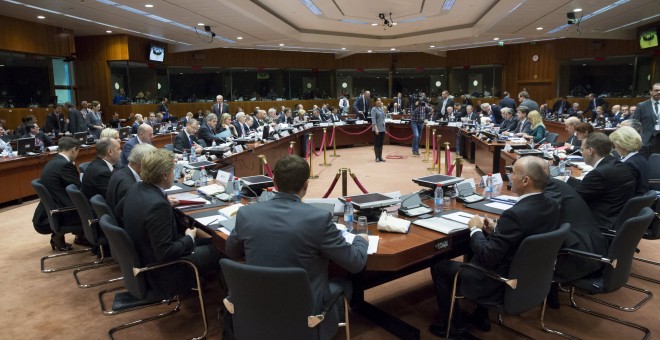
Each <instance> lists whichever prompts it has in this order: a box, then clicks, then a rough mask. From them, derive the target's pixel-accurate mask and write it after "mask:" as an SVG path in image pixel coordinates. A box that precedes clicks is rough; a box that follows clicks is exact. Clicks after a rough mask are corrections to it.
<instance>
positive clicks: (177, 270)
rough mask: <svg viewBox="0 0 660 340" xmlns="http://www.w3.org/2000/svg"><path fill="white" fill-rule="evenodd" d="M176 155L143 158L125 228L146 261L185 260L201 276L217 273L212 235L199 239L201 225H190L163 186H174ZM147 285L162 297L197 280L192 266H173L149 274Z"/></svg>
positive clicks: (126, 199)
mask: <svg viewBox="0 0 660 340" xmlns="http://www.w3.org/2000/svg"><path fill="white" fill-rule="evenodd" d="M172 159H173V154H172V152H171V151H167V150H162V149H161V150H156V151H153V152H151V153H149V154H148V155H146V156H145V157H144V159H143V160H142V168H141V169H140V177H141V178H142V182H140V183H137V184H135V185H134V186H132V187H131V188H130V189H129V190H128V192H127V193H126V196H124V199H123V208H124V211H123V215H122V216H123V218H124V228H125V229H126V232H127V233H128V235H129V237H130V238H131V240H132V241H133V244H134V245H135V248H136V249H137V253H138V256H139V258H140V262H141V264H142V265H145V266H149V265H155V264H159V263H163V262H169V261H174V260H178V259H186V260H189V261H191V262H192V263H194V264H195V265H196V266H197V268H198V270H199V273H200V275H203V274H205V273H209V272H212V271H218V268H219V264H218V261H219V260H220V253H219V252H218V250H217V249H216V248H215V247H214V246H213V244H211V242H210V239H206V240H203V239H196V238H195V237H196V235H197V233H198V232H197V229H195V228H192V229H185V231H184V228H183V227H182V226H180V225H178V219H177V218H176V216H175V215H174V211H173V210H172V207H171V205H170V202H169V201H168V199H167V197H166V195H165V193H164V192H163V190H165V189H169V188H171V187H172V185H173V184H174V163H173V162H172ZM145 278H146V280H147V283H148V285H149V287H150V288H151V289H153V291H154V292H156V294H157V296H158V297H159V298H166V297H171V296H173V295H176V294H181V293H185V292H187V291H188V290H189V289H190V288H192V287H193V285H194V282H195V275H194V272H193V271H192V270H191V268H190V267H188V266H187V265H183V264H182V265H175V266H168V267H165V268H161V269H156V270H153V271H149V272H147V273H145Z"/></svg>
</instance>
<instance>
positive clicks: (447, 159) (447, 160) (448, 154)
mask: <svg viewBox="0 0 660 340" xmlns="http://www.w3.org/2000/svg"><path fill="white" fill-rule="evenodd" d="M439 141H440V139H439V138H438V142H439ZM449 164H451V151H450V150H449V142H445V175H449Z"/></svg>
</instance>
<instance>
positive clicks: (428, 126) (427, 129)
mask: <svg viewBox="0 0 660 340" xmlns="http://www.w3.org/2000/svg"><path fill="white" fill-rule="evenodd" d="M424 124H425V125H426V143H425V144H426V146H425V149H426V157H425V158H424V159H423V160H422V162H424V163H428V162H430V161H431V160H430V159H429V147H430V145H431V143H430V140H431V126H430V125H429V123H428V122H425V123H424Z"/></svg>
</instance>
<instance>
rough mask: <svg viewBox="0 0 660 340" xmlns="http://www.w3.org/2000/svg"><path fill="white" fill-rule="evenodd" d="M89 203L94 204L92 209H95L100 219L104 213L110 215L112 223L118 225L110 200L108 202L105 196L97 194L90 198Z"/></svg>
mask: <svg viewBox="0 0 660 340" xmlns="http://www.w3.org/2000/svg"><path fill="white" fill-rule="evenodd" d="M89 203H91V204H92V209H94V213H95V214H96V216H97V217H98V218H99V219H100V218H101V216H103V215H108V216H110V223H112V224H114V225H118V224H117V218H116V217H115V212H114V211H112V209H110V206H109V205H108V202H106V200H105V198H103V196H101V195H99V194H96V195H94V196H93V197H92V198H91V199H90V200H89Z"/></svg>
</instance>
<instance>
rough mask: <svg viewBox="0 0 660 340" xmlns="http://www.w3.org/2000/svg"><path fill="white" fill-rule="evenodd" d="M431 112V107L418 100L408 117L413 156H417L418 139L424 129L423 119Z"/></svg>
mask: <svg viewBox="0 0 660 340" xmlns="http://www.w3.org/2000/svg"><path fill="white" fill-rule="evenodd" d="M431 112H433V109H431V107H430V106H428V105H426V103H425V102H424V101H421V100H419V101H417V105H416V106H415V108H414V109H413V112H412V117H410V127H411V128H412V131H413V142H412V153H413V155H415V156H419V139H420V138H421V136H422V132H423V131H424V121H426V120H427V119H428V118H429V116H430V115H431Z"/></svg>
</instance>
